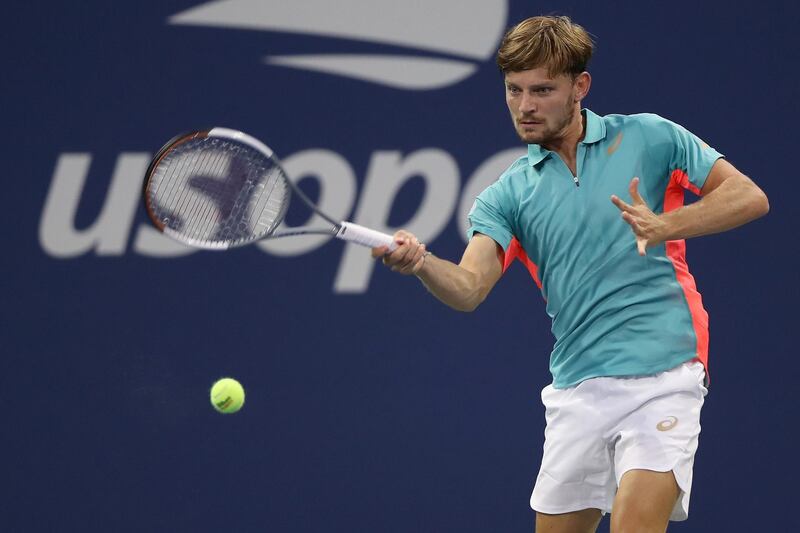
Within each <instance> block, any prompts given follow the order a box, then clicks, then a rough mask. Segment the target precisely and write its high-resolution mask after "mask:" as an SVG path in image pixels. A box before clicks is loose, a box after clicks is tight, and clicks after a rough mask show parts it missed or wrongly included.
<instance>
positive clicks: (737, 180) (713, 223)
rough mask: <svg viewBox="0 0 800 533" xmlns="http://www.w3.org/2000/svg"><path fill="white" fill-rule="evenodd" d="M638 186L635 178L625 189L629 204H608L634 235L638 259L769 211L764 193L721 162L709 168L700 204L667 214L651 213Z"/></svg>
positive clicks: (615, 200)
mask: <svg viewBox="0 0 800 533" xmlns="http://www.w3.org/2000/svg"><path fill="white" fill-rule="evenodd" d="M638 186H639V178H633V180H632V181H631V184H630V188H629V190H630V193H631V198H632V200H633V202H632V203H631V204H628V203H626V202H624V201H622V200H621V199H620V198H619V197H618V196H612V197H611V201H612V202H613V203H614V205H616V206H617V208H619V210H620V211H621V212H622V218H623V219H624V220H625V222H627V223H628V224H629V225H630V226H631V229H632V230H633V233H634V234H635V235H636V243H637V247H638V249H639V255H644V254H645V250H646V248H649V247H652V246H657V245H659V244H661V243H662V242H664V241H672V240H680V239H688V238H690V237H699V236H701V235H710V234H712V233H720V232H723V231H727V230H729V229H733V228H735V227H737V226H741V225H743V224H746V223H748V222H750V221H751V220H755V219H757V218H759V217H762V216H764V215H766V214H767V212H768V211H769V201H768V200H767V195H766V194H764V191H762V190H761V189H760V188H759V187H758V185H756V184H755V183H753V180H751V179H750V178H748V177H747V176H745V175H744V174H742V173H741V172H739V171H738V170H737V169H736V167H734V166H733V165H731V164H730V163H729V162H728V161H726V160H725V159H717V161H716V162H715V163H714V165H713V166H712V167H711V171H710V172H709V174H708V177H707V178H706V181H705V184H704V185H703V188H702V189H701V190H700V194H701V199H700V200H698V201H697V202H695V203H693V204H690V205H686V206H683V207H680V208H678V209H675V210H674V211H670V212H668V213H662V214H660V215H656V214H655V213H653V211H651V210H650V208H649V207H648V206H647V204H646V203H645V201H644V200H643V199H642V197H641V195H640V194H639V191H638Z"/></svg>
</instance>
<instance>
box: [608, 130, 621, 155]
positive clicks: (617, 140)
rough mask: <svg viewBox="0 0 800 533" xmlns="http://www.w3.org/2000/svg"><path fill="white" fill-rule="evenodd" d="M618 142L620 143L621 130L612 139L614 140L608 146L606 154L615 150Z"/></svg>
mask: <svg viewBox="0 0 800 533" xmlns="http://www.w3.org/2000/svg"><path fill="white" fill-rule="evenodd" d="M620 144H622V132H619V134H618V135H617V138H616V139H614V142H613V143H611V146H609V147H608V155H611V154H613V153H614V152H616V151H617V148H619V145H620Z"/></svg>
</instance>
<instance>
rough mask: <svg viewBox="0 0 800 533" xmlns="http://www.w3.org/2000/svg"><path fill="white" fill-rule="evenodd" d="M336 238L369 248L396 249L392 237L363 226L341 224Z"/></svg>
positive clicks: (348, 223) (349, 223)
mask: <svg viewBox="0 0 800 533" xmlns="http://www.w3.org/2000/svg"><path fill="white" fill-rule="evenodd" d="M336 238H338V239H342V240H345V241H350V242H354V243H356V244H360V245H361V246H368V247H370V248H377V247H379V246H388V247H389V250H394V249H395V248H397V244H395V242H394V237H392V236H391V235H387V234H386V233H382V232H380V231H375V230H374V229H369V228H365V227H364V226H359V225H358V224H353V223H352V222H342V224H341V227H340V228H339V231H338V232H337V233H336Z"/></svg>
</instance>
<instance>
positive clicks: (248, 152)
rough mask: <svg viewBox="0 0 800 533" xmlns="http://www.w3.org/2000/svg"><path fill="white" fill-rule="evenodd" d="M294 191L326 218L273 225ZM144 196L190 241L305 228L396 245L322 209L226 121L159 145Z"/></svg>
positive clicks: (218, 245) (236, 239) (214, 244)
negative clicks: (301, 223)
mask: <svg viewBox="0 0 800 533" xmlns="http://www.w3.org/2000/svg"><path fill="white" fill-rule="evenodd" d="M292 195H294V196H296V197H297V198H299V199H300V200H301V201H302V202H303V203H305V204H306V205H307V206H308V207H309V209H311V210H312V211H313V212H315V213H317V214H318V215H319V216H320V217H322V219H323V220H325V221H326V222H328V223H329V224H330V225H326V226H325V227H317V228H315V227H301V228H291V229H286V230H284V231H276V230H277V229H278V227H279V226H280V224H281V222H282V221H283V219H284V217H285V216H286V211H287V210H288V208H289V200H290V199H291V197H292ZM144 201H145V207H146V208H147V214H148V215H149V216H150V220H151V221H152V222H153V224H154V225H155V227H156V228H158V229H159V230H160V231H161V232H162V233H164V234H165V235H167V236H169V237H171V238H173V239H175V240H177V241H180V242H182V243H184V244H187V245H189V246H193V247H196V248H203V249H207V250H226V249H228V248H233V247H237V246H244V245H246V244H249V243H251V242H255V241H257V240H259V239H265V238H277V237H288V236H292V235H309V234H328V235H331V236H333V237H336V238H339V239H343V240H345V241H350V242H354V243H357V244H360V245H363V246H369V247H378V246H388V247H389V249H390V250H393V249H394V248H395V247H396V245H395V243H394V239H393V237H392V236H391V235H387V234H385V233H382V232H379V231H375V230H372V229H369V228H365V227H364V226H359V225H358V224H353V223H352V222H339V221H336V220H334V219H332V218H331V217H329V216H328V215H326V214H325V213H322V212H321V211H320V210H319V209H317V207H316V206H315V205H314V203H313V202H312V201H311V200H310V199H309V198H308V197H307V196H306V195H305V194H303V192H302V191H301V190H300V189H299V188H298V187H297V186H296V185H295V184H294V183H292V181H291V180H290V179H289V178H288V177H287V175H286V173H285V172H284V170H283V168H282V167H281V163H280V161H279V160H278V158H277V156H276V155H275V153H274V152H273V151H272V150H271V149H270V148H269V147H267V146H266V145H265V144H264V143H262V142H261V141H259V140H258V139H255V138H253V137H251V136H250V135H247V134H246V133H242V132H241V131H236V130H232V129H228V128H213V129H209V130H198V131H193V132H190V133H186V134H183V135H179V136H177V137H175V138H174V139H172V140H170V141H169V142H168V143H167V144H166V145H164V147H163V148H161V150H159V151H158V153H157V154H156V156H155V157H154V158H153V161H152V162H151V163H150V166H149V167H148V168H147V174H146V175H145V182H144Z"/></svg>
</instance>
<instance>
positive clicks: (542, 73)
mask: <svg viewBox="0 0 800 533" xmlns="http://www.w3.org/2000/svg"><path fill="white" fill-rule="evenodd" d="M505 85H506V104H507V105H508V110H509V111H510V112H511V119H512V120H513V121H514V128H515V129H516V130H517V134H518V135H519V137H520V139H522V141H523V142H525V143H527V144H550V143H552V142H553V141H554V140H557V139H560V138H561V137H563V135H564V133H565V132H566V130H567V126H569V124H570V123H571V122H572V120H573V118H574V117H575V113H576V110H578V109H579V107H578V106H576V105H575V104H576V99H575V98H576V89H577V88H576V83H575V82H574V81H573V79H572V76H569V75H567V74H561V75H559V76H556V77H555V78H551V77H550V75H549V74H548V72H547V69H546V68H544V67H539V68H535V69H531V70H522V71H519V72H508V73H506V75H505Z"/></svg>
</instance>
